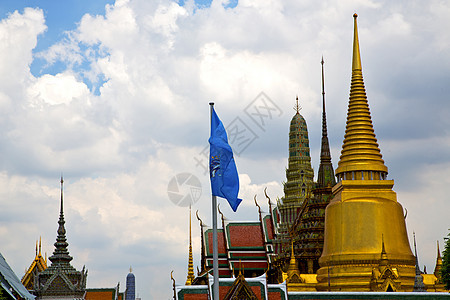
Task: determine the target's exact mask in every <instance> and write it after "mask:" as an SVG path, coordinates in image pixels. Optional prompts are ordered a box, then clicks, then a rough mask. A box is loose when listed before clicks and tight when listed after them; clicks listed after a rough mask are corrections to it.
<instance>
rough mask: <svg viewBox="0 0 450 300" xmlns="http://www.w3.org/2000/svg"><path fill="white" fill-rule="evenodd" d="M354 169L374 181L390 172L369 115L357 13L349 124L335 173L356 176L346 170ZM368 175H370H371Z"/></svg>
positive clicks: (348, 114) (342, 176) (381, 178)
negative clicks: (364, 173)
mask: <svg viewBox="0 0 450 300" xmlns="http://www.w3.org/2000/svg"><path fill="white" fill-rule="evenodd" d="M355 171H356V172H359V173H358V174H361V176H360V175H358V176H359V177H362V176H364V175H363V172H366V176H365V178H364V179H363V180H368V179H369V178H368V177H372V175H373V180H383V179H385V177H386V175H387V173H388V168H387V167H386V166H385V164H384V160H383V158H382V155H381V151H380V148H379V147H378V142H377V138H376V136H375V131H374V129H373V124H372V117H371V115H370V109H369V102H368V101H367V95H366V89H365V86H364V80H363V75H362V67H361V56H360V51H359V40H358V26H357V23H356V14H355V15H354V37H353V58H352V80H351V85H350V97H349V103H348V111H347V124H346V129H345V136H344V142H343V145H342V150H341V157H340V160H339V163H338V168H337V169H336V175H337V176H338V178H341V179H345V178H347V179H348V178H353V177H354V176H353V173H352V174H350V175H349V176H345V173H351V172H355ZM372 172H373V173H372ZM368 174H371V175H370V176H369V175H368ZM355 178H356V177H355Z"/></svg>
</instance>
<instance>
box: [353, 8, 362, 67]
mask: <svg viewBox="0 0 450 300" xmlns="http://www.w3.org/2000/svg"><path fill="white" fill-rule="evenodd" d="M357 18H358V15H357V14H356V13H355V14H354V15H353V19H354V28H353V30H354V32H353V62H352V70H361V69H362V67H361V55H360V53H359V40H358V23H357V21H356V19H357Z"/></svg>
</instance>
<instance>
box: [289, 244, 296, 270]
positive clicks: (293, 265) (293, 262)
mask: <svg viewBox="0 0 450 300" xmlns="http://www.w3.org/2000/svg"><path fill="white" fill-rule="evenodd" d="M296 271H297V260H296V259H295V254H294V241H293V240H291V259H290V261H289V268H288V272H287V273H288V276H291V275H292V274H293V273H294V272H296Z"/></svg>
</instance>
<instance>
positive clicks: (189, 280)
mask: <svg viewBox="0 0 450 300" xmlns="http://www.w3.org/2000/svg"><path fill="white" fill-rule="evenodd" d="M194 278H195V277H194V259H193V258H192V230H191V206H190V205H189V262H188V275H187V279H186V285H191V284H192V282H193V281H194Z"/></svg>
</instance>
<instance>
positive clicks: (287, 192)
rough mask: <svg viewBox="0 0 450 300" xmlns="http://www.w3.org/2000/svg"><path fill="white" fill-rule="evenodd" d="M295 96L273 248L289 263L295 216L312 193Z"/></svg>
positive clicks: (311, 174) (306, 147) (308, 158)
mask: <svg viewBox="0 0 450 300" xmlns="http://www.w3.org/2000/svg"><path fill="white" fill-rule="evenodd" d="M300 109H301V108H300V105H299V103H298V97H297V99H296V106H295V110H296V114H295V115H294V117H293V118H292V120H291V124H290V128H289V159H288V168H287V169H286V179H287V181H286V182H285V183H284V197H283V198H282V199H281V200H278V201H277V208H276V210H277V214H276V216H278V218H277V219H276V220H275V222H276V238H275V240H274V248H275V249H274V252H275V254H276V257H277V260H278V261H277V264H284V263H289V260H290V244H291V243H290V240H291V237H290V233H289V230H290V229H291V227H292V225H293V224H294V223H295V220H296V218H297V216H298V215H299V214H300V212H301V211H302V209H304V208H305V206H306V204H307V199H308V198H309V197H311V192H312V188H313V177H314V171H313V169H312V167H311V156H310V150H309V139H308V127H307V125H306V121H305V118H303V116H302V115H301V114H300Z"/></svg>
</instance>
